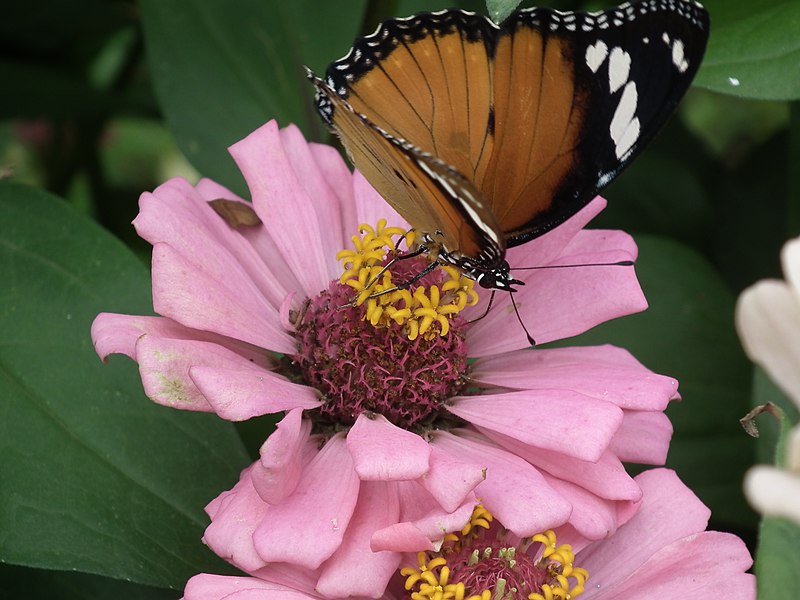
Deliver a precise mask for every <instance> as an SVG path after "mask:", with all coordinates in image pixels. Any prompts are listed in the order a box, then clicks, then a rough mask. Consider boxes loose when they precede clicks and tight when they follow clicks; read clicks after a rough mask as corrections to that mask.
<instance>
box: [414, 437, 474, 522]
mask: <svg viewBox="0 0 800 600" xmlns="http://www.w3.org/2000/svg"><path fill="white" fill-rule="evenodd" d="M429 448H430V449H431V458H430V469H429V470H428V472H427V473H426V474H425V475H423V477H422V479H421V481H420V483H421V484H422V486H423V487H424V488H425V489H426V490H428V492H430V494H431V496H433V498H434V499H435V500H436V501H437V502H438V503H439V504H440V505H441V507H442V508H443V509H445V510H446V511H448V512H452V511H454V510H456V509H457V508H458V507H459V506H461V505H462V504H463V502H464V500H465V499H466V498H467V496H468V495H469V494H470V492H472V490H474V489H475V486H476V485H478V484H479V483H480V482H481V481H483V480H484V478H485V477H486V473H485V471H484V469H483V468H481V467H480V466H478V465H476V464H475V463H470V462H465V461H462V460H460V459H459V458H458V457H456V456H453V455H452V454H450V453H448V452H445V451H443V450H441V449H439V448H438V447H437V446H429Z"/></svg>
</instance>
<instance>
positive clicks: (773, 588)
mask: <svg viewBox="0 0 800 600" xmlns="http://www.w3.org/2000/svg"><path fill="white" fill-rule="evenodd" d="M798 548H800V527H798V526H797V524H795V523H791V522H790V521H787V520H786V519H774V518H766V519H764V521H763V522H762V523H761V529H760V531H759V545H758V554H757V556H756V580H757V582H758V597H759V598H765V599H767V598H768V599H769V600H796V598H797V590H800V552H798Z"/></svg>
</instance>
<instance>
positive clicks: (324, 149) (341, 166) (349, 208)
mask: <svg viewBox="0 0 800 600" xmlns="http://www.w3.org/2000/svg"><path fill="white" fill-rule="evenodd" d="M309 148H310V149H311V153H312V154H313V155H314V160H315V161H316V163H317V166H318V167H319V168H320V170H321V171H322V173H323V175H324V177H325V179H326V180H327V181H329V182H330V184H331V186H330V187H331V190H332V191H333V193H334V194H336V197H337V203H338V206H339V212H340V218H341V227H342V231H341V232H340V236H341V241H342V243H343V244H344V245H343V246H342V247H341V248H339V250H341V249H342V248H344V247H345V246H347V244H349V242H350V236H352V235H354V234H355V232H356V230H357V228H358V223H357V219H356V205H355V195H354V194H353V179H354V174H353V173H351V172H350V169H349V168H348V166H347V164H346V163H345V162H344V161H343V160H342V155H341V154H339V151H338V150H336V148H334V147H333V146H328V145H327V144H314V143H311V144H309Z"/></svg>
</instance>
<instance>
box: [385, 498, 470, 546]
mask: <svg viewBox="0 0 800 600" xmlns="http://www.w3.org/2000/svg"><path fill="white" fill-rule="evenodd" d="M470 511H472V509H470ZM467 520H469V515H467ZM465 523H466V521H465ZM436 547H437V544H434V543H433V542H432V541H431V540H430V538H429V537H428V536H427V535H425V534H424V533H423V532H422V531H420V529H419V528H418V527H417V526H416V525H414V524H413V523H409V522H408V521H405V522H403V523H395V524H394V525H390V526H389V527H384V528H383V529H381V530H379V531H376V532H375V534H374V535H373V536H372V542H371V544H370V548H371V549H372V550H373V551H374V552H382V551H391V552H421V551H423V550H435V549H436Z"/></svg>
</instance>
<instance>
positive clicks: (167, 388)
mask: <svg viewBox="0 0 800 600" xmlns="http://www.w3.org/2000/svg"><path fill="white" fill-rule="evenodd" d="M231 151H232V154H233V156H234V158H235V159H236V161H237V163H238V164H239V167H240V168H241V170H242V172H243V174H244V176H245V179H246V180H247V183H248V185H249V187H250V191H251V194H252V198H253V204H252V208H253V209H254V211H255V213H256V214H257V215H258V217H259V218H260V221H261V223H260V224H256V225H252V226H241V227H232V226H231V225H229V224H228V223H227V222H226V221H225V220H223V219H222V218H221V217H220V216H219V215H218V214H217V212H215V211H214V210H213V209H212V208H211V207H210V206H209V204H208V203H209V201H212V200H217V199H220V198H225V199H229V200H234V201H237V202H238V201H241V200H240V199H238V198H236V197H235V196H234V195H233V194H232V193H231V192H229V191H228V190H226V189H224V188H222V187H221V186H219V185H217V184H215V183H213V182H211V181H207V180H204V181H201V182H200V183H199V184H198V185H197V186H191V185H189V184H188V183H186V182H185V181H183V180H178V179H176V180H171V181H169V182H167V183H165V184H164V185H162V186H161V187H159V188H158V189H157V190H155V191H154V192H153V193H152V194H144V195H143V196H142V198H141V202H140V208H141V212H140V214H139V216H138V217H137V218H136V220H135V222H134V224H135V226H136V229H137V231H138V233H139V234H140V235H141V236H142V237H143V238H145V239H146V240H148V241H149V242H150V243H152V244H153V303H154V308H155V311H156V312H157V313H158V314H159V315H161V317H134V316H126V315H113V314H102V315H100V316H98V318H97V320H96V321H95V323H94V326H93V328H92V337H93V339H94V342H95V346H96V348H97V352H98V353H99V354H100V355H101V356H102V357H106V356H108V355H109V354H112V353H121V354H126V355H128V356H130V357H131V358H132V359H134V360H135V361H136V362H137V363H138V364H139V369H140V373H141V376H142V381H143V384H144V388H145V391H146V393H147V395H148V396H149V397H150V398H151V399H153V400H154V401H155V402H158V403H160V404H164V405H167V406H172V407H175V408H181V409H187V410H198V411H209V412H215V413H217V414H218V415H220V416H221V417H223V418H226V419H230V420H244V419H248V418H251V417H254V416H257V415H263V414H267V413H281V412H284V413H285V417H284V418H283V420H282V421H281V422H280V424H279V425H278V428H277V430H276V431H275V432H274V433H273V434H272V435H271V436H270V437H269V439H268V440H267V441H266V442H265V443H264V445H263V446H262V448H261V459H260V460H259V461H258V462H256V463H255V464H254V465H252V466H250V467H248V468H247V469H245V470H244V471H243V472H242V475H241V478H240V481H239V482H238V483H237V484H236V486H235V487H234V488H233V489H231V490H230V491H228V492H225V493H223V494H222V495H221V496H219V497H218V498H217V499H216V500H214V501H213V502H212V503H211V504H209V506H208V507H207V511H208V513H209V515H210V516H211V519H212V523H211V525H210V526H209V528H208V529H207V531H206V536H205V541H206V543H207V544H208V545H209V546H210V547H211V548H212V549H213V550H214V551H215V552H217V553H218V554H219V555H220V556H222V557H224V558H226V559H228V560H230V561H231V562H232V563H233V564H235V565H236V566H238V567H240V568H241V569H243V570H245V571H248V572H251V573H258V572H261V573H265V572H268V571H270V570H273V569H276V567H274V566H273V565H274V563H281V565H280V571H281V573H282V575H281V576H282V577H289V576H290V574H291V570H292V569H293V568H297V569H300V570H302V571H303V572H304V573H307V572H308V570H311V571H312V572H313V573H314V575H313V577H314V578H315V579H316V584H315V585H316V587H317V589H319V590H320V592H321V593H323V594H324V595H328V596H337V595H338V596H347V595H365V596H374V595H375V594H379V593H381V591H382V589H383V588H384V587H385V585H386V583H387V582H388V580H389V578H390V577H391V576H392V574H393V573H394V572H395V570H396V569H397V566H398V564H399V561H400V554H399V553H400V552H407V551H419V550H433V549H435V548H437V547H438V546H439V544H440V543H441V541H442V539H443V537H444V535H445V534H446V533H448V532H452V531H458V530H460V529H461V528H462V527H463V526H464V524H465V523H466V522H467V520H468V519H469V517H470V515H471V514H472V510H473V508H474V506H475V505H476V504H477V501H478V498H480V501H481V502H482V504H483V505H484V506H486V508H487V509H489V510H490V511H491V512H492V513H493V514H494V515H495V516H496V517H497V518H498V519H499V520H500V521H502V523H503V524H504V525H505V527H506V528H508V529H509V530H510V531H511V532H512V533H513V534H515V535H518V536H523V537H524V536H530V535H533V534H535V533H538V532H540V531H544V530H547V529H550V528H553V527H558V526H564V527H568V528H571V529H572V530H574V531H575V533H576V534H577V535H579V536H580V537H582V538H585V539H589V540H596V539H601V538H604V537H605V536H607V535H608V534H609V533H612V532H613V531H615V530H616V528H617V526H618V524H619V523H620V522H624V521H625V520H626V519H627V517H628V516H629V514H630V511H632V510H635V507H636V503H637V502H638V501H639V500H640V498H641V490H640V489H639V486H638V485H637V484H636V482H635V481H634V480H633V479H631V478H630V477H629V476H628V475H627V474H626V472H625V470H624V468H623V465H622V461H630V462H638V463H645V464H660V463H662V462H663V460H664V458H665V455H666V451H667V446H668V443H669V438H670V435H671V427H670V424H669V422H668V420H667V419H666V417H665V416H664V415H663V413H662V411H663V409H664V408H665V406H666V405H667V403H668V402H669V400H670V399H672V398H675V397H676V395H677V383H676V382H675V381H674V380H673V379H671V378H668V377H663V376H660V375H656V374H654V373H652V372H650V371H649V370H647V369H646V368H644V367H643V366H642V365H641V364H639V363H638V362H637V361H636V360H635V359H634V358H633V357H632V356H631V355H630V354H628V353H627V352H626V351H624V350H621V349H619V348H614V347H611V346H600V347H592V348H570V349H558V350H552V349H551V350H543V349H537V350H529V349H526V347H527V346H528V342H527V339H526V336H525V332H524V330H523V329H522V327H521V326H520V324H519V322H518V321H517V318H516V317H515V316H514V312H513V309H512V307H511V303H510V298H509V295H508V294H501V295H500V296H498V298H497V301H496V302H495V306H494V307H493V308H492V310H491V311H490V312H489V313H488V315H487V316H486V317H485V318H483V319H480V320H478V321H476V322H473V323H469V322H468V320H469V319H470V318H475V317H477V316H479V315H480V314H481V313H482V312H483V310H484V309H485V306H486V305H485V302H486V297H483V298H482V301H481V302H480V303H479V304H478V306H475V307H472V308H467V309H466V310H464V311H463V312H462V313H461V315H463V316H458V317H456V318H454V319H453V320H452V321H449V323H450V325H449V328H450V331H449V332H448V334H447V335H443V336H439V335H433V336H425V335H420V336H416V337H415V339H413V340H411V339H409V336H408V335H405V334H404V333H403V331H402V329H401V327H400V326H397V327H391V326H390V327H382V328H376V327H374V326H372V325H371V324H370V323H369V322H367V321H365V320H364V319H363V318H362V315H363V309H362V307H352V306H349V305H348V304H349V303H350V302H351V301H352V298H353V292H352V290H351V289H350V288H349V287H346V286H344V285H342V284H340V283H339V276H340V275H341V267H339V265H338V264H337V262H336V258H335V257H336V254H337V252H339V251H340V250H341V249H342V248H345V247H347V246H349V245H350V241H349V240H350V238H351V236H352V235H353V234H354V233H356V231H357V229H358V226H359V224H361V223H367V224H372V225H375V224H376V223H378V221H379V219H381V218H386V219H387V220H388V221H389V224H390V225H392V226H399V227H405V226H406V224H405V223H404V222H403V221H402V219H401V218H400V217H399V216H398V215H396V214H395V213H394V212H393V211H392V210H391V209H390V208H389V207H388V205H387V204H386V203H385V202H384V201H383V200H382V199H381V198H380V197H378V196H377V194H376V193H375V192H374V190H373V189H372V188H371V187H370V186H369V185H368V184H367V183H366V182H365V181H364V179H363V178H362V177H361V176H360V175H359V174H358V173H354V174H351V173H350V172H349V171H348V169H347V167H346V166H345V164H344V162H343V161H342V160H341V158H340V157H339V155H338V153H337V152H336V151H335V150H333V149H332V148H329V147H326V146H320V145H316V144H308V143H306V142H305V140H303V138H302V136H301V134H300V133H299V131H298V130H297V129H296V128H292V127H290V128H287V129H284V130H279V129H278V127H277V126H276V125H275V123H274V122H272V123H269V124H267V125H265V126H264V127H262V128H261V129H259V130H258V131H256V132H254V133H253V134H252V135H250V136H249V137H248V138H246V139H245V140H243V141H241V142H239V143H238V144H236V145H235V146H233V147H232V149H231ZM604 205H605V202H604V201H603V200H602V199H600V198H597V199H595V200H594V201H593V202H592V203H590V204H589V205H588V206H587V207H586V208H585V209H583V210H582V211H581V212H580V213H578V214H577V215H576V216H575V217H573V218H572V219H570V220H569V221H568V222H566V223H565V224H564V225H562V226H560V227H559V228H557V229H555V230H553V231H551V232H549V233H548V234H546V235H544V236H542V237H541V238H538V239H536V240H534V241H532V242H530V243H528V244H525V245H523V246H520V247H517V248H514V249H512V250H511V251H510V252H509V254H508V258H509V262H510V263H511V264H512V269H513V266H514V265H524V266H544V265H559V264H589V263H591V264H598V263H601V264H609V265H610V264H611V263H616V262H621V261H629V260H634V259H635V257H636V247H635V245H634V243H633V242H632V240H631V239H630V237H629V236H627V235H626V234H624V233H622V232H617V231H600V230H594V231H593V230H584V229H583V227H584V225H585V224H586V223H587V222H588V221H589V220H591V218H592V217H594V216H595V215H596V214H597V213H598V212H599V211H600V210H602V208H603V206H604ZM409 262H410V261H409ZM521 272H523V273H525V275H523V276H521V277H519V276H518V275H517V273H515V277H518V278H519V279H522V280H524V281H525V285H524V286H521V287H520V290H519V291H518V292H517V293H516V294H515V299H516V303H517V307H518V309H519V312H520V315H521V318H522V320H523V321H524V323H525V324H526V326H527V327H528V329H529V330H530V332H531V333H532V334H533V336H534V337H535V338H536V340H537V342H539V343H543V342H547V341H552V340H556V339H560V338H565V337H569V336H573V335H577V334H579V333H581V332H583V331H585V330H586V329H589V328H590V327H592V326H594V325H596V324H598V323H601V322H603V321H606V320H608V319H611V318H615V317H618V316H623V315H625V314H630V313H633V312H636V311H639V310H642V309H643V308H644V307H645V302H644V298H643V296H642V293H641V290H640V289H639V286H638V283H637V281H636V277H635V274H634V272H633V269H632V268H630V267H619V266H599V267H598V266H593V267H585V268H565V269H545V270H532V271H521ZM432 277H433V282H434V283H438V282H439V281H440V280H439V279H436V277H440V275H437V274H436V273H434V275H433V276H432ZM426 281H430V279H428V280H426ZM423 313H424V311H423ZM421 314H422V313H421ZM356 559H357V560H358V563H359V564H360V565H362V568H367V569H369V571H370V573H371V577H370V578H359V580H358V585H355V583H354V582H353V579H352V578H351V577H350V576H349V570H350V568H351V567H350V565H351V564H352V561H354V560H356ZM304 576H306V575H304Z"/></svg>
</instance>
